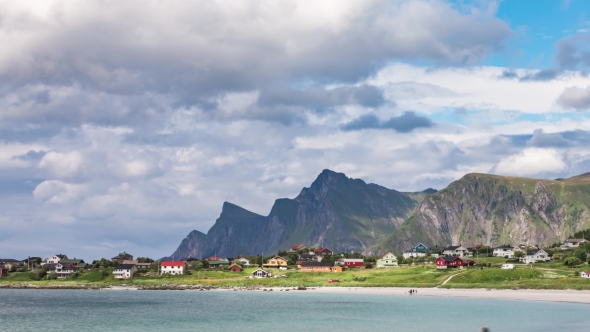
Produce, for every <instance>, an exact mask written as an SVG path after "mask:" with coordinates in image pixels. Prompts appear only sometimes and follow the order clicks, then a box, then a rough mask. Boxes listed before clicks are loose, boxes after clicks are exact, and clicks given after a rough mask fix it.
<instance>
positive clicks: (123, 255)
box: [111, 252, 133, 261]
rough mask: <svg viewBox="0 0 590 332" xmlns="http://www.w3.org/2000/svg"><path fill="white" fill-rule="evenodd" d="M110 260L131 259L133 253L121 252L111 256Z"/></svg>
mask: <svg viewBox="0 0 590 332" xmlns="http://www.w3.org/2000/svg"><path fill="white" fill-rule="evenodd" d="M111 260H112V261H124V260H129V261H130V260H133V255H131V254H128V253H126V252H121V253H119V254H118V255H117V256H115V257H113V258H111Z"/></svg>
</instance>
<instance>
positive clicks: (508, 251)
mask: <svg viewBox="0 0 590 332" xmlns="http://www.w3.org/2000/svg"><path fill="white" fill-rule="evenodd" d="M517 251H520V248H519V247H513V246H510V245H506V244H505V245H502V246H499V247H496V248H494V257H504V258H514V253H515V252H517Z"/></svg>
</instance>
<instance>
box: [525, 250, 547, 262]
mask: <svg viewBox="0 0 590 332" xmlns="http://www.w3.org/2000/svg"><path fill="white" fill-rule="evenodd" d="M520 261H521V262H524V263H525V264H529V263H538V262H549V261H551V257H549V254H548V253H547V252H546V251H545V250H543V249H532V250H529V251H527V253H526V256H524V257H522V258H521V259H520Z"/></svg>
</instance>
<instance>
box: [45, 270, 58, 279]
mask: <svg viewBox="0 0 590 332" xmlns="http://www.w3.org/2000/svg"><path fill="white" fill-rule="evenodd" d="M47 279H49V280H55V279H57V273H55V272H51V273H49V274H48V275H47Z"/></svg>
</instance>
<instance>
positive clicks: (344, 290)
mask: <svg viewBox="0 0 590 332" xmlns="http://www.w3.org/2000/svg"><path fill="white" fill-rule="evenodd" d="M2 289H37V290H40V289H46V290H60V289H61V290H113V291H135V290H158V291H162V290H164V291H165V290H176V291H219V292H223V291H226V292H227V291H231V292H236V291H245V292H296V293H316V294H363V295H383V296H421V297H450V298H473V299H496V300H516V301H537V302H564V303H578V304H590V291H588V290H571V289H567V290H544V289H543V290H541V289H518V290H517V289H489V288H488V289H485V288H470V289H465V288H436V287H433V288H411V287H337V286H336V287H334V286H332V287H303V288H299V289H298V287H262V286H260V287H213V286H203V285H168V286H154V287H144V286H143V287H142V286H126V285H125V286H123V285H121V286H81V285H80V286H77V285H74V286H61V285H60V286H57V285H56V286H38V285H32V284H28V285H27V284H20V285H9V286H7V285H0V290H2ZM410 289H415V290H416V291H417V292H416V294H414V295H409V293H408V291H409V290H410Z"/></svg>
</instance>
